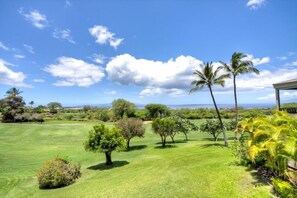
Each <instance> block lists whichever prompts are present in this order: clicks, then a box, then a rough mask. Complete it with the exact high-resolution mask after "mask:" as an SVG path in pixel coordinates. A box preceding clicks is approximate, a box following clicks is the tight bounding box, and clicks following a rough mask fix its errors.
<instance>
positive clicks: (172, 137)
mask: <svg viewBox="0 0 297 198" xmlns="http://www.w3.org/2000/svg"><path fill="white" fill-rule="evenodd" d="M174 136H175V134H172V135H170V137H171V140H172V143H175V141H174Z"/></svg>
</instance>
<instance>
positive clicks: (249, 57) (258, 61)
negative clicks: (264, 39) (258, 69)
mask: <svg viewBox="0 0 297 198" xmlns="http://www.w3.org/2000/svg"><path fill="white" fill-rule="evenodd" d="M244 60H249V61H252V62H253V64H254V65H255V66H256V65H262V64H266V63H269V61H270V58H269V57H264V58H262V59H261V58H254V56H253V55H251V54H247V57H246V58H244Z"/></svg>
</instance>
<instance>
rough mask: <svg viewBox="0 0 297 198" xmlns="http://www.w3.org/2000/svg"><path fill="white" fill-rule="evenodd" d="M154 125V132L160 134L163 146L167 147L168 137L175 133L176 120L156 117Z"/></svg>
mask: <svg viewBox="0 0 297 198" xmlns="http://www.w3.org/2000/svg"><path fill="white" fill-rule="evenodd" d="M152 127H153V131H154V133H155V134H159V135H160V137H161V142H162V147H165V145H166V138H167V137H168V136H170V135H172V134H173V133H174V129H175V122H174V121H173V120H171V119H169V118H156V119H155V120H154V121H153V123H152Z"/></svg>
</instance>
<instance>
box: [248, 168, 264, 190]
mask: <svg viewBox="0 0 297 198" xmlns="http://www.w3.org/2000/svg"><path fill="white" fill-rule="evenodd" d="M245 170H246V171H248V172H249V173H250V174H251V176H252V177H253V179H255V181H253V182H252V184H253V185H255V186H263V185H268V181H265V180H264V179H263V178H262V177H261V176H260V175H259V173H258V172H257V170H256V169H255V168H253V167H247V168H246V169H245Z"/></svg>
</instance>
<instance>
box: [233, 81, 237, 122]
mask: <svg viewBox="0 0 297 198" xmlns="http://www.w3.org/2000/svg"><path fill="white" fill-rule="evenodd" d="M235 78H236V77H235V76H233V88H234V100H235V109H234V110H235V123H236V126H237V124H238V107H237V93H236V82H235Z"/></svg>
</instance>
